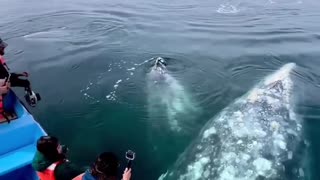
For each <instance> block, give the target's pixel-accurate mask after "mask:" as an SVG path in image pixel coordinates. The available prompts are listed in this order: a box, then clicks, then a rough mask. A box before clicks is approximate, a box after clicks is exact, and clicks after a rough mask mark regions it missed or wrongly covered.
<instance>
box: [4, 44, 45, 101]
mask: <svg viewBox="0 0 320 180" xmlns="http://www.w3.org/2000/svg"><path fill="white" fill-rule="evenodd" d="M7 46H8V44H7V43H6V42H4V41H3V40H2V39H1V38H0V79H8V80H9V81H10V83H11V87H24V88H25V91H26V95H27V96H26V100H27V102H28V103H29V104H30V105H31V106H35V104H36V102H37V101H38V98H37V97H36V94H35V93H34V92H33V91H32V90H31V85H30V81H29V80H27V79H21V78H20V77H28V76H29V74H28V73H27V72H23V73H10V71H9V70H10V69H9V67H8V65H7V63H6V60H5V58H4V54H5V49H6V47H7ZM39 99H40V98H39Z"/></svg>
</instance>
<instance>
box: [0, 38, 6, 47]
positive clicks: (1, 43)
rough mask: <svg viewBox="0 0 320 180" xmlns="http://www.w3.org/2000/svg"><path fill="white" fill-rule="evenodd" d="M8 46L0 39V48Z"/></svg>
mask: <svg viewBox="0 0 320 180" xmlns="http://www.w3.org/2000/svg"><path fill="white" fill-rule="evenodd" d="M7 46H8V44H7V43H6V42H4V41H3V40H2V39H1V38H0V48H6V47H7Z"/></svg>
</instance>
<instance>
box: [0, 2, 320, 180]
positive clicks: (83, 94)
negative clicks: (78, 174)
mask: <svg viewBox="0 0 320 180" xmlns="http://www.w3.org/2000/svg"><path fill="white" fill-rule="evenodd" d="M1 7H2V8H1V11H0V15H1V20H0V29H1V30H0V37H1V38H2V39H4V40H6V41H7V42H8V44H9V47H8V48H7V52H6V58H7V61H8V64H9V66H10V68H11V69H12V70H13V71H17V72H19V71H28V72H29V73H30V80H31V81H32V86H33V88H34V89H35V91H38V92H40V93H41V95H42V98H43V100H42V101H41V102H40V103H39V105H38V106H37V107H36V108H33V109H31V111H32V112H33V113H34V116H35V118H36V119H37V120H38V121H39V122H40V123H41V125H42V126H43V127H44V128H45V130H46V131H47V132H48V133H49V134H51V135H55V136H57V137H59V138H60V139H61V141H62V143H64V144H66V145H68V146H69V148H70V152H69V155H70V159H71V160H72V161H74V162H75V163H77V164H79V165H81V166H86V165H89V164H90V163H91V162H92V161H93V160H94V158H95V157H96V156H97V155H98V154H99V153H100V152H103V151H113V152H115V153H116V154H117V155H118V156H119V158H120V159H121V161H122V164H123V165H125V158H124V154H125V152H126V150H127V149H132V150H134V151H136V153H137V159H136V161H135V163H134V170H133V179H157V178H158V177H159V176H160V175H161V174H163V173H164V172H166V171H167V169H168V168H169V167H171V166H172V165H173V164H174V162H175V161H176V160H177V159H178V157H179V155H180V154H181V153H182V152H183V151H184V150H185V149H186V148H187V147H188V145H189V144H190V143H191V142H192V141H193V140H194V138H195V137H197V136H198V134H199V133H200V130H201V128H202V127H203V126H204V125H205V124H206V122H207V121H208V120H209V119H210V118H212V117H213V116H215V115H217V114H218V113H219V112H220V111H221V110H222V109H223V108H225V107H226V106H228V104H229V103H231V102H233V101H234V100H235V99H236V98H238V97H239V96H241V95H243V94H245V93H246V92H248V91H249V90H250V89H251V87H253V86H254V85H255V84H256V83H257V82H259V81H260V80H261V79H263V78H264V77H265V76H266V75H268V74H270V73H272V72H274V71H275V70H277V69H278V68H279V67H281V66H282V65H284V64H286V63H289V62H294V63H296V65H297V68H296V69H295V71H294V73H293V83H294V88H293V93H294V97H293V98H294V99H295V102H296V104H295V107H296V113H297V115H298V117H299V118H301V120H302V122H303V135H302V136H303V137H302V138H303V139H304V142H305V143H304V144H305V145H306V148H305V149H306V152H305V157H304V158H305V161H304V162H305V165H304V166H305V167H306V168H305V171H304V174H305V179H311V180H317V179H320V174H319V172H318V171H317V170H318V169H319V168H320V163H319V161H320V155H319V153H318V151H319V150H320V142H319V141H318V137H319V136H320V120H319V117H320V96H319V95H318V92H319V90H320V72H319V68H320V59H319V58H320V52H319V48H318V47H320V24H319V18H320V12H319V8H320V2H318V1H316V0H256V1H249V0H229V1H227V0H216V1H209V0H204V1H196V0H186V1H178V0H172V1H168V0H162V1H160V0H153V1H143V0H131V1H129V0H123V1H114V0H105V1H103V0H91V1H83V0H69V1H62V0H48V1H39V0H38V1H36V0H30V1H23V0H10V1H4V0H3V1H2V5H1ZM156 57H163V58H164V59H165V60H166V62H167V69H166V73H165V74H166V75H165V80H163V77H162V75H159V76H157V75H154V74H152V66H153V63H154V61H155V58H156ZM17 91H18V92H20V94H22V91H21V90H17Z"/></svg>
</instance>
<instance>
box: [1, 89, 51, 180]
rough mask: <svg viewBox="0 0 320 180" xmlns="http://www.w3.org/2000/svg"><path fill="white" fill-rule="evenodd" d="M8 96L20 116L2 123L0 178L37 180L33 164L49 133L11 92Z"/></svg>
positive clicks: (6, 101)
mask: <svg viewBox="0 0 320 180" xmlns="http://www.w3.org/2000/svg"><path fill="white" fill-rule="evenodd" d="M6 96H7V97H6V99H5V103H8V104H10V105H12V106H13V107H14V110H15V113H16V115H17V116H18V119H16V120H13V121H11V122H10V123H1V124H0V180H38V178H37V176H36V173H35V171H34V170H33V169H32V167H31V163H32V159H33V156H34V154H35V151H36V141H37V139H38V138H39V137H40V136H42V135H45V134H46V133H45V131H44V130H43V129H42V127H41V126H40V125H39V124H38V123H37V122H36V121H35V119H34V118H33V116H32V115H31V114H30V113H29V112H28V111H27V109H26V108H25V107H24V105H23V104H22V103H21V102H20V101H19V99H18V98H17V97H16V95H15V94H14V93H13V92H12V91H11V92H10V93H9V94H8V95H6Z"/></svg>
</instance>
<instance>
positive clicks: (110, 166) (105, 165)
mask: <svg viewBox="0 0 320 180" xmlns="http://www.w3.org/2000/svg"><path fill="white" fill-rule="evenodd" d="M119 165H120V164H119V160H118V158H117V156H116V155H115V154H114V153H112V152H104V153H102V154H100V155H99V157H98V158H97V160H96V161H95V162H94V163H93V165H92V166H91V174H92V175H93V176H94V177H96V178H97V179H99V180H106V179H109V178H114V177H117V174H118V168H119Z"/></svg>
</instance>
